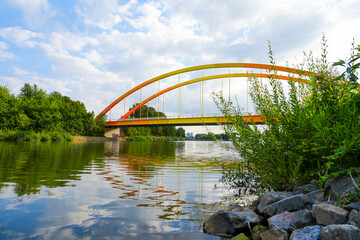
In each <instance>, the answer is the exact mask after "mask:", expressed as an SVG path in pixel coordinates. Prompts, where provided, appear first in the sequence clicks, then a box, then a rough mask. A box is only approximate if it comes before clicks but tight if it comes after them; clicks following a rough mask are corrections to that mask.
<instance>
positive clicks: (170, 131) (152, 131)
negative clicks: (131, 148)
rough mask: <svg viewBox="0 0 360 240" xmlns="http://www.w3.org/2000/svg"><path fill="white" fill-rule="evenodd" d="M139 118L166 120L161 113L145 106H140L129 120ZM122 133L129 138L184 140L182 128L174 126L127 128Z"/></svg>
mask: <svg viewBox="0 0 360 240" xmlns="http://www.w3.org/2000/svg"><path fill="white" fill-rule="evenodd" d="M137 105H138V103H135V104H134V105H133V106H132V107H130V108H129V111H130V110H131V109H133V108H134V107H136V106H137ZM140 109H141V110H140ZM140 113H141V115H140ZM140 116H141V118H143V119H146V118H156V117H160V118H164V117H165V118H166V115H165V114H164V113H163V112H157V111H156V110H155V108H153V107H148V106H146V105H144V106H141V108H139V109H137V110H136V111H135V112H134V113H133V114H132V115H130V118H140ZM124 132H125V134H126V135H127V136H129V137H131V138H133V137H135V136H140V137H146V136H156V137H170V138H181V139H183V138H185V129H183V128H178V129H176V128H175V127H174V126H163V127H127V128H124ZM170 138H169V139H170ZM134 139H137V138H134Z"/></svg>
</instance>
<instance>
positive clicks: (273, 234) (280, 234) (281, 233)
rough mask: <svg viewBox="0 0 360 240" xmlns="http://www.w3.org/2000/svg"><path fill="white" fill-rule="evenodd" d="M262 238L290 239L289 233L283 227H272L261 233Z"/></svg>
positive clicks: (268, 239)
mask: <svg viewBox="0 0 360 240" xmlns="http://www.w3.org/2000/svg"><path fill="white" fill-rule="evenodd" d="M260 237H261V240H288V238H289V234H288V233H287V232H286V231H285V230H283V229H279V228H278V229H270V230H267V231H265V232H262V233H261V234H260Z"/></svg>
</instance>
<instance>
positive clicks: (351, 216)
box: [203, 176, 360, 240]
mask: <svg viewBox="0 0 360 240" xmlns="http://www.w3.org/2000/svg"><path fill="white" fill-rule="evenodd" d="M359 180H360V177H356V178H351V177H348V176H342V177H339V178H336V179H328V180H327V181H326V183H325V185H324V188H320V186H319V185H317V183H316V181H315V180H313V181H312V182H311V183H310V184H308V185H305V186H301V187H297V188H294V189H293V191H285V192H278V191H268V192H266V193H265V194H264V195H263V196H261V197H260V198H259V200H258V201H257V202H254V203H253V204H252V205H251V206H246V207H244V206H239V205H230V206H228V207H227V209H224V210H220V211H218V212H216V213H214V214H213V215H211V216H210V217H209V218H208V219H207V220H206V221H205V222H204V224H203V231H204V232H205V233H209V234H213V235H217V236H221V237H223V238H231V239H233V240H248V239H254V240H280V239H281V240H287V239H290V240H317V239H319V240H320V239H321V240H333V239H339V240H340V239H344V240H360V202H352V203H348V204H343V205H341V204H340V203H341V200H342V199H344V198H345V197H346V196H349V194H352V193H354V192H356V191H358V189H357V186H355V184H354V183H357V184H358V183H359Z"/></svg>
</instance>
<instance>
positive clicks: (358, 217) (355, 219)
mask: <svg viewBox="0 0 360 240" xmlns="http://www.w3.org/2000/svg"><path fill="white" fill-rule="evenodd" d="M346 223H347V224H350V225H353V226H355V227H358V228H360V212H359V211H356V210H355V209H353V210H352V211H351V212H350V213H349V216H348V217H347V220H346Z"/></svg>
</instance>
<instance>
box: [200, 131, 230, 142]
mask: <svg viewBox="0 0 360 240" xmlns="http://www.w3.org/2000/svg"><path fill="white" fill-rule="evenodd" d="M195 140H197V141H214V140H222V141H228V140H229V136H228V135H227V134H225V133H220V134H214V133H212V132H208V133H207V134H206V133H198V134H196V135H195Z"/></svg>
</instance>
